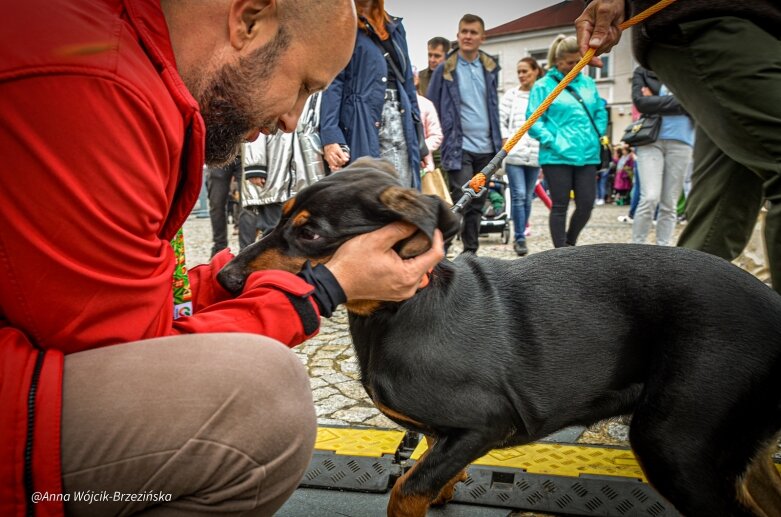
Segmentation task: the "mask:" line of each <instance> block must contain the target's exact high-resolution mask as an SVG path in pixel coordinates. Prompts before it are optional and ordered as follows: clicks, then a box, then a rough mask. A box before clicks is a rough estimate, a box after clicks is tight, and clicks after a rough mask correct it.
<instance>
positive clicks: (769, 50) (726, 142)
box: [640, 16, 781, 293]
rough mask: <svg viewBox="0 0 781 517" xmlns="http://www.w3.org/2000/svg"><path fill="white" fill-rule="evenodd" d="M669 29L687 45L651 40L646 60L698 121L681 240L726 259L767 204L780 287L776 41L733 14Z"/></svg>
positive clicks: (780, 75) (780, 87) (780, 49)
mask: <svg viewBox="0 0 781 517" xmlns="http://www.w3.org/2000/svg"><path fill="white" fill-rule="evenodd" d="M673 29H674V28H671V30H673ZM675 29H676V30H678V31H679V33H680V36H681V38H683V39H684V40H685V43H684V44H680V45H667V44H662V43H655V44H654V45H653V46H652V48H651V49H650V51H649V54H648V58H649V61H650V64H651V67H652V68H653V70H654V71H655V72H656V73H657V74H658V75H659V77H660V78H661V79H662V81H664V83H665V84H666V85H668V86H669V87H670V89H671V90H672V91H673V92H674V93H675V96H676V97H677V98H678V100H680V101H681V104H682V105H683V106H684V108H686V109H687V110H688V111H689V113H690V114H691V115H692V116H693V117H694V119H695V121H696V122H697V125H698V126H697V135H696V140H695V144H694V172H693V174H692V190H691V194H690V197H689V199H687V201H686V218H687V220H688V223H687V225H686V227H685V228H684V230H683V232H682V234H681V237H680V239H679V241H678V245H679V246H683V247H686V248H694V249H699V250H702V251H705V252H708V253H711V254H713V255H717V256H719V257H722V258H725V259H727V260H732V259H734V258H735V257H737V256H738V255H739V254H740V253H741V251H743V249H744V248H745V246H746V243H748V241H749V238H750V237H751V234H752V232H753V230H754V226H755V224H756V222H757V215H758V214H759V210H760V208H761V207H762V205H763V203H765V202H766V201H767V207H768V211H767V215H766V220H765V242H766V243H767V255H768V265H769V269H770V276H771V278H772V283H773V288H774V289H775V290H776V291H778V292H779V293H781V40H779V39H778V37H777V36H774V35H772V34H770V33H768V32H766V31H764V30H762V29H761V28H759V27H758V26H757V25H755V24H753V23H752V22H750V21H748V20H744V19H741V18H735V17H729V16H724V17H720V18H710V19H705V20H699V21H695V22H688V23H683V24H681V25H680V26H679V27H677V28H675ZM640 174H641V175H642V174H643V171H642V169H641V170H640Z"/></svg>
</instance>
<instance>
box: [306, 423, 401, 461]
mask: <svg viewBox="0 0 781 517" xmlns="http://www.w3.org/2000/svg"><path fill="white" fill-rule="evenodd" d="M404 434H405V433H404V431H385V430H376V429H348V428H340V427H318V428H317V441H316V442H315V450H321V451H333V452H334V453H336V454H338V455H340V456H366V457H372V458H379V457H380V456H382V455H383V454H395V453H396V451H397V450H398V448H399V446H400V445H401V441H402V440H403V439H404Z"/></svg>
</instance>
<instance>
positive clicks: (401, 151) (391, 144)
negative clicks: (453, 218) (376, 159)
mask: <svg viewBox="0 0 781 517" xmlns="http://www.w3.org/2000/svg"><path fill="white" fill-rule="evenodd" d="M391 92H393V93H391ZM379 138H380V158H384V159H386V160H388V161H389V162H391V163H392V164H393V168H394V169H396V172H398V174H399V183H401V185H402V186H404V187H411V186H412V185H413V182H412V174H413V172H412V170H411V169H410V163H409V152H408V149H407V139H406V137H405V136H404V121H403V120H402V112H401V103H400V102H399V101H398V92H395V91H394V90H388V93H386V100H385V102H384V103H383V105H382V125H381V126H380V134H379Z"/></svg>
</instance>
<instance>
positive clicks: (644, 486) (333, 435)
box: [300, 427, 781, 517]
mask: <svg viewBox="0 0 781 517" xmlns="http://www.w3.org/2000/svg"><path fill="white" fill-rule="evenodd" d="M321 436H327V437H328V440H327V441H328V443H327V444H325V446H324V444H323V443H322V441H321V440H320V439H318V442H317V444H316V445H315V452H314V455H313V458H312V461H311V462H310V465H309V468H308V469H307V472H306V473H305V475H304V478H303V480H302V481H301V484H300V486H301V487H303V488H319V489H328V490H343V491H359V492H372V493H386V492H387V491H389V490H390V488H391V487H392V486H393V484H394V483H395V482H396V479H397V478H398V477H400V476H401V475H402V474H403V473H404V472H406V471H407V470H409V469H410V468H412V466H413V465H414V464H415V459H414V458H415V457H418V456H419V454H420V450H421V447H423V448H424V446H420V444H421V442H423V443H424V442H425V440H421V437H420V435H418V434H417V433H412V432H403V431H398V430H383V429H376V428H365V429H362V428H350V427H322V428H319V429H318V438H320V437H321ZM342 436H345V437H346V439H347V440H350V441H351V442H352V443H351V444H348V446H346V447H342V446H341V444H339V443H335V442H338V440H339V439H340V437H342ZM373 440H378V441H379V442H381V447H378V448H377V449H376V450H373V449H372V441H373ZM355 442H358V443H360V444H361V445H362V447H361V448H360V449H359V450H360V452H361V454H360V455H355V454H342V453H340V450H352V449H354V445H355ZM394 443H395V444H396V445H397V446H396V449H395V450H393V451H390V450H389V446H390V445H389V444H394ZM552 445H554V446H555V447H559V448H560V449H561V448H563V449H567V448H569V449H573V450H582V449H586V450H587V451H593V453H594V454H595V455H602V456H606V457H611V458H616V457H618V458H622V460H623V459H625V458H627V456H628V455H631V450H630V449H628V448H627V447H611V446H595V445H585V444H573V443H570V444H551V443H549V442H535V443H533V444H529V446H524V447H538V448H545V449H551V446H552ZM364 446H365V447H364ZM364 449H365V450H364ZM518 449H523V447H519V448H518ZM560 449H557V450H560ZM494 452H496V453H497V455H499V456H507V450H498V451H494ZM489 456H490V455H489ZM489 456H486V457H484V458H481V459H480V460H478V461H480V463H478V462H475V463H473V464H471V465H469V467H468V468H467V475H468V478H467V480H466V481H464V482H462V483H458V484H457V485H456V491H455V496H454V498H453V501H454V502H458V503H465V504H474V505H481V506H492V507H498V508H507V509H511V510H524V511H541V512H546V513H553V514H565V515H582V516H604V517H641V516H642V517H678V516H679V515H680V514H679V513H678V512H677V511H676V510H675V509H674V508H673V507H672V505H670V504H669V503H668V502H667V501H666V500H665V499H664V498H663V497H661V496H660V495H659V494H658V493H657V492H656V491H655V490H654V489H653V487H651V486H650V485H649V484H648V483H646V482H645V481H644V480H643V479H641V478H642V476H634V477H633V476H632V475H631V474H627V473H625V472H624V473H622V475H605V469H604V468H596V469H594V470H593V471H590V469H589V468H588V465H586V466H585V467H583V466H581V467H580V468H578V469H577V470H575V469H563V470H562V472H563V475H558V474H553V473H550V472H547V471H546V467H545V465H544V462H545V461H547V460H546V459H545V457H539V456H535V457H534V458H533V461H534V462H535V463H536V465H534V468H530V469H526V468H521V467H507V466H501V465H498V464H490V461H486V458H489ZM556 458H557V460H556V461H559V462H560V461H561V457H560V455H559V456H556ZM579 458H582V456H575V459H579ZM489 459H490V458H489ZM629 467H630V469H631V466H629ZM776 468H778V469H779V470H780V471H781V465H779V464H776ZM529 470H534V472H529ZM551 470H552V471H555V469H551Z"/></svg>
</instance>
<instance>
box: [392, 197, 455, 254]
mask: <svg viewBox="0 0 781 517" xmlns="http://www.w3.org/2000/svg"><path fill="white" fill-rule="evenodd" d="M380 202H381V203H382V204H383V205H384V206H385V207H386V208H388V209H389V210H391V211H392V212H394V213H396V214H397V215H399V216H400V217H401V220H402V221H406V222H408V223H411V224H414V225H415V226H417V228H418V231H417V232H415V233H414V234H412V236H410V237H408V238H406V239H404V240H403V241H401V242H399V244H398V245H397V250H396V251H397V252H398V253H399V255H400V256H401V257H402V258H411V257H416V256H418V255H420V254H421V253H425V252H426V251H428V250H429V249H430V248H431V242H432V240H433V238H434V230H435V229H437V228H439V230H440V231H442V234H443V236H444V238H445V240H447V239H449V238H452V237H453V236H454V235H455V234H456V233H457V232H458V228H459V225H460V220H459V218H458V216H456V215H455V214H453V212H451V211H450V208H449V207H448V206H447V205H446V204H445V202H444V201H442V199H440V198H439V197H437V196H429V195H425V194H421V193H420V192H418V191H417V190H415V189H411V188H404V187H401V186H392V187H388V188H387V189H385V190H383V191H382V193H381V194H380Z"/></svg>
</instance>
